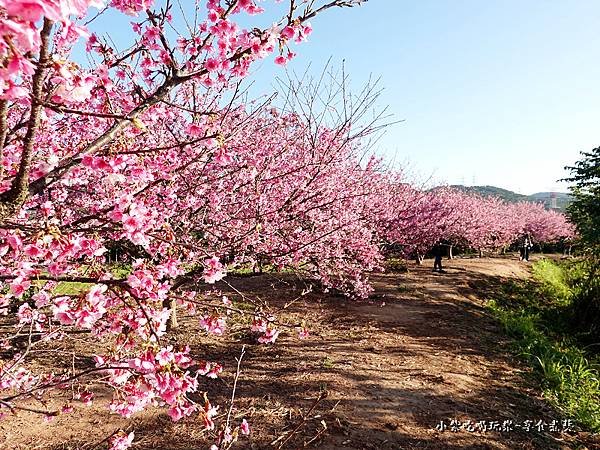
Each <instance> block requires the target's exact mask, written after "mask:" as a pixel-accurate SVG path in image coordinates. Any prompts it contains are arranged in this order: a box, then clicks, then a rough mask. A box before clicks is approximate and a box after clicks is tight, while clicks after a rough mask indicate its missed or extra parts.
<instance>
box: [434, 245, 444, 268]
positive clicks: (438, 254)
mask: <svg viewBox="0 0 600 450" xmlns="http://www.w3.org/2000/svg"><path fill="white" fill-rule="evenodd" d="M444 250H445V249H444V246H443V245H442V244H441V243H440V242H438V243H437V244H436V245H434V246H433V249H432V250H431V252H432V253H433V257H434V260H433V272H439V273H444V272H445V271H444V268H443V267H442V257H443V256H444V253H445V251H444Z"/></svg>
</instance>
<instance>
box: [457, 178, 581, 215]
mask: <svg viewBox="0 0 600 450" xmlns="http://www.w3.org/2000/svg"><path fill="white" fill-rule="evenodd" d="M451 187H453V188H455V189H460V190H462V191H465V192H471V193H475V194H479V195H483V196H485V197H488V196H494V197H499V198H501V199H503V200H506V201H507V202H522V201H527V202H538V203H543V204H544V206H545V207H546V208H548V209H550V207H551V206H552V201H553V200H552V198H553V196H555V197H556V209H557V210H558V211H564V210H565V209H566V207H567V206H568V205H569V203H571V201H572V197H571V195H570V194H567V193H565V192H537V193H535V194H531V195H523V194H517V193H516V192H513V191H509V190H508V189H502V188H499V187H496V186H463V185H461V184H455V185H452V186H451Z"/></svg>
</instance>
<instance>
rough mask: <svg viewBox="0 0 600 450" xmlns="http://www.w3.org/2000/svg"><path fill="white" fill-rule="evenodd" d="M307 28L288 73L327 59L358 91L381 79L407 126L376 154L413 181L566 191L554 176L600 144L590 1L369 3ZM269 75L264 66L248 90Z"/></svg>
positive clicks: (598, 36) (597, 46)
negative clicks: (309, 32) (406, 169)
mask: <svg viewBox="0 0 600 450" xmlns="http://www.w3.org/2000/svg"><path fill="white" fill-rule="evenodd" d="M313 26H314V29H315V31H314V34H313V36H312V37H311V39H310V42H309V43H307V44H303V45H301V46H299V47H298V49H297V50H298V53H299V56H298V58H297V59H295V60H294V61H293V62H292V63H290V64H289V69H291V70H296V71H302V70H304V68H305V67H306V66H307V64H309V63H312V65H313V66H314V67H315V70H318V69H319V68H321V67H322V66H323V65H324V64H325V62H326V61H327V60H328V58H329V57H333V62H334V63H338V64H339V63H340V62H341V60H345V64H346V68H347V72H348V73H349V74H350V76H351V78H352V80H353V82H354V84H355V86H356V87H357V88H358V87H360V86H361V85H362V83H363V82H365V81H366V80H367V79H368V77H369V75H371V74H372V75H373V76H375V77H381V84H382V86H383V87H384V88H385V91H384V94H383V95H382V97H381V98H380V100H379V103H380V106H382V107H383V106H386V105H388V106H389V109H390V112H392V113H393V114H394V117H395V118H396V119H402V120H404V122H402V123H399V124H397V125H394V126H393V127H391V128H389V129H388V130H387V133H386V135H385V136H384V137H383V139H382V140H381V141H380V143H379V147H378V152H379V153H380V154H383V155H385V157H386V158H388V159H390V160H391V159H395V160H396V161H407V162H408V164H409V166H410V167H411V169H412V170H413V171H416V173H417V174H418V175H419V177H420V178H421V179H427V180H429V179H431V180H433V181H437V182H448V183H452V184H453V183H464V184H490V185H496V186H499V187H504V188H508V189H511V190H515V191H517V192H520V193H525V194H530V193H533V192H539V191H547V190H559V191H564V190H566V185H565V184H563V183H557V182H556V180H557V179H559V178H561V177H564V176H565V175H566V172H565V171H564V170H563V167H564V166H565V165H567V164H572V163H573V162H574V161H576V160H577V159H578V156H579V152H580V151H581V150H590V149H592V148H594V147H597V146H599V145H600V32H599V30H600V2H599V1H597V0H590V1H586V0H577V1H571V2H563V1H558V0H555V1H539V0H527V1H523V0H520V1H508V0H502V1H500V0H496V1H492V0H485V1H481V0H462V1H460V0H452V1H450V0H445V1H442V0H437V1H434V0H421V1H412V2H409V1H400V0H370V1H369V2H368V3H366V4H364V5H363V6H361V7H360V8H356V9H345V10H338V11H332V12H329V13H327V14H325V15H322V16H321V17H318V18H316V19H315V20H314V22H313ZM276 72H277V69H276V68H275V69H274V68H273V67H272V66H271V64H270V63H263V64H262V65H261V67H259V68H258V69H257V70H256V73H255V78H256V79H257V80H258V82H257V85H258V86H260V87H261V88H262V87H263V86H264V85H266V83H268V80H270V79H271V77H272V76H273V74H274V73H276Z"/></svg>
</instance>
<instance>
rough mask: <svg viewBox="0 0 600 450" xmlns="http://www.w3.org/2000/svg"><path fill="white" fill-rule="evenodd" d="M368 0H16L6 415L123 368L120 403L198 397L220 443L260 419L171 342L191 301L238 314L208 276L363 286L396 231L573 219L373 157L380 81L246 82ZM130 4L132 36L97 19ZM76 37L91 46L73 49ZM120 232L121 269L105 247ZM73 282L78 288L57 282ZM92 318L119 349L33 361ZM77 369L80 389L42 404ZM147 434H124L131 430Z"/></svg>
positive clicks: (499, 234)
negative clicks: (288, 277)
mask: <svg viewBox="0 0 600 450" xmlns="http://www.w3.org/2000/svg"><path fill="white" fill-rule="evenodd" d="M276 3H281V2H276ZM359 3H361V1H360V0H331V1H322V2H319V1H315V0H288V1H286V2H285V3H283V4H282V5H279V6H278V5H276V4H275V5H270V7H271V8H272V10H273V11H275V12H277V11H278V9H277V8H280V12H281V14H282V15H281V19H280V20H279V21H277V22H276V23H275V24H273V25H272V26H270V27H268V28H263V29H260V28H250V27H246V28H244V27H242V26H240V25H239V24H238V21H236V18H237V17H240V16H242V15H251V16H253V15H261V14H262V13H263V9H262V7H261V6H260V5H261V4H262V3H261V4H259V3H258V2H255V1H253V0H208V1H207V2H206V4H205V5H197V6H196V7H195V9H194V10H193V11H184V10H183V8H179V6H180V5H179V4H178V3H175V4H174V3H172V2H171V1H170V0H165V1H163V2H161V3H160V4H154V2H153V1H151V0H113V1H112V3H110V4H109V5H108V6H104V5H103V4H102V2H101V1H98V0H91V1H90V0H2V2H1V3H0V34H1V35H2V39H1V40H0V57H1V58H2V66H1V67H0V93H1V94H0V313H1V314H3V315H5V316H7V320H10V321H11V326H13V328H12V331H11V332H9V333H4V334H3V335H2V336H0V337H1V345H2V348H3V350H4V353H3V355H8V356H2V358H3V359H2V361H1V362H0V415H3V414H7V413H10V412H13V413H14V412H17V411H19V410H25V411H28V412H29V413H40V414H43V415H45V416H48V417H51V416H54V415H57V414H61V413H67V412H69V411H71V410H72V407H73V402H74V401H76V400H77V401H79V402H81V403H82V404H87V403H89V402H91V401H92V400H93V397H94V392H95V389H97V388H98V386H104V387H106V386H108V387H111V388H112V389H113V391H114V396H113V399H112V401H111V402H110V404H109V407H110V409H111V410H112V411H114V412H115V413H118V414H121V415H123V416H126V417H129V416H131V415H132V414H134V413H136V412H138V411H140V410H142V409H143V408H145V407H147V406H149V405H159V406H163V407H165V408H166V409H167V411H168V413H169V415H170V416H171V417H172V418H173V420H179V419H181V418H182V417H185V416H189V415H191V414H193V413H198V414H200V416H201V417H202V419H203V421H204V424H205V426H206V428H207V430H212V431H213V432H214V439H215V447H216V448H227V447H229V446H230V445H231V443H232V441H233V440H234V439H235V437H236V436H238V434H239V433H247V432H248V431H249V428H248V425H247V423H246V422H245V421H244V422H240V423H237V424H236V423H233V420H230V418H231V416H230V414H229V415H227V417H226V419H224V420H223V421H222V423H219V424H215V422H214V420H213V419H214V418H215V416H216V415H217V409H216V408H215V407H213V406H212V405H211V404H210V402H209V400H208V399H207V398H206V397H199V396H198V395H197V394H196V392H198V391H206V390H207V387H206V380H205V379H204V378H202V377H209V378H214V377H217V376H218V375H219V373H220V371H221V370H222V368H221V366H220V365H219V364H217V363H213V362H209V361H206V360H205V359H204V358H203V355H202V354H200V353H199V351H198V349H190V347H188V346H186V345H185V343H182V345H181V346H180V347H178V348H174V347H173V346H170V345H168V344H167V342H166V334H167V333H168V332H167V322H168V320H169V317H171V318H172V317H173V316H174V312H175V308H176V305H181V306H184V307H186V308H187V310H188V311H189V312H191V313H194V312H195V313H197V314H198V315H199V317H198V327H199V328H200V329H203V330H205V331H206V332H208V333H212V334H222V333H223V332H224V330H225V329H226V326H227V324H226V314H225V313H224V311H234V310H236V308H235V305H232V304H231V302H230V300H228V299H224V300H223V302H221V303H220V304H219V306H215V305H214V304H211V303H210V299H208V298H207V297H206V296H204V295H203V294H199V293H198V291H199V290H200V289H199V286H200V285H204V284H208V285H211V284H213V283H215V282H217V281H219V280H221V279H222V278H223V277H224V276H225V275H226V273H227V271H228V270H232V269H234V268H236V267H239V266H240V265H243V264H270V265H273V266H274V267H275V268H288V269H293V270H296V271H300V272H302V273H304V274H306V275H309V276H310V277H312V278H315V279H317V280H318V281H319V282H320V283H321V284H322V285H323V286H325V287H333V288H337V289H339V290H342V291H344V292H346V293H349V294H353V295H356V296H358V297H365V296H367V295H368V293H369V289H370V288H369V285H368V280H367V276H368V273H369V272H370V271H372V270H374V269H376V268H378V267H379V266H381V263H382V261H383V258H384V256H385V252H384V249H385V248H386V245H387V244H395V245H400V246H402V248H403V251H404V252H405V253H406V254H407V255H411V254H416V253H423V252H426V251H427V250H428V249H429V248H430V247H431V246H432V245H434V244H435V243H436V242H437V241H439V240H440V239H445V240H449V241H451V242H455V243H463V244H465V245H469V246H473V247H476V248H483V247H485V248H489V247H498V246H501V245H506V244H508V243H510V242H511V241H513V240H514V239H515V238H516V237H517V236H518V235H519V234H521V233H523V232H525V231H529V232H531V233H532V234H533V235H534V238H535V239H537V240H544V241H546V240H547V241H550V240H554V239H556V238H558V237H560V236H564V237H568V236H571V234H572V230H571V228H570V226H569V225H568V224H567V223H566V222H565V221H564V218H563V216H561V215H559V214H556V213H551V212H546V211H544V210H543V208H541V207H540V206H538V205H533V204H518V205H507V204H505V203H503V202H501V201H499V200H497V199H483V198H479V197H474V196H469V195H466V194H463V193H460V192H457V191H453V190H449V189H439V190H433V191H423V190H419V189H415V188H414V187H411V186H410V185H409V184H408V183H407V182H406V179H405V178H404V177H403V175H402V174H401V173H396V172H394V171H391V170H388V169H387V168H386V167H385V166H384V165H383V163H382V161H380V160H378V159H376V158H373V157H367V156H365V149H364V144H365V140H366V139H368V136H369V135H370V134H372V133H373V132H375V131H377V129H378V127H379V126H380V124H381V121H380V119H381V116H377V115H376V116H375V117H374V118H371V119H369V116H368V114H367V113H368V112H369V111H370V109H371V106H372V105H373V102H374V99H375V98H376V92H375V91H373V90H370V89H367V90H366V91H363V92H362V93H361V94H360V95H359V96H358V97H355V98H354V97H350V96H348V95H347V93H346V90H345V83H341V84H339V85H335V84H334V85H332V86H333V87H332V88H331V87H330V88H331V89H330V91H329V94H328V95H323V92H322V91H321V90H320V89H319V87H320V86H316V87H315V86H310V89H308V91H303V90H302V87H301V86H300V85H290V86H288V88H289V92H288V94H289V96H288V97H287V101H286V102H284V103H283V104H281V103H279V104H278V107H275V106H274V104H273V103H272V102H271V101H269V100H267V101H264V102H262V103H260V102H245V101H243V96H242V95H241V94H242V88H241V84H240V82H241V80H242V79H243V78H245V77H246V76H247V75H248V73H249V70H250V67H251V65H252V63H253V62H254V61H257V60H260V59H263V58H265V57H267V56H268V55H269V54H271V53H276V54H277V56H276V58H275V62H276V63H277V64H281V65H284V64H285V63H286V62H287V61H288V60H290V59H291V58H293V56H294V52H293V51H292V50H291V47H292V44H293V43H299V42H302V41H304V40H306V39H307V37H308V36H309V34H310V33H311V30H312V28H311V25H310V23H309V22H308V21H309V20H310V19H312V18H314V17H315V16H316V15H318V14H319V13H321V12H324V11H326V10H329V9H332V8H334V7H345V6H353V5H355V4H359ZM89 8H92V9H93V8H99V9H100V12H97V11H95V10H90V11H88V9H89ZM118 14H126V15H129V16H131V20H132V22H131V31H130V33H129V36H130V41H129V42H118V43H114V42H113V41H112V40H111V39H110V36H102V35H101V34H100V31H102V30H94V25H95V23H96V21H97V20H99V19H98V18H102V17H104V16H107V15H108V17H109V18H110V17H113V16H114V17H116V15H118ZM242 20H243V21H248V20H250V19H248V18H244V19H242ZM117 44H118V47H117ZM78 45H80V46H82V45H84V46H85V48H86V50H87V52H88V58H89V61H90V63H89V64H88V65H83V64H82V63H81V61H79V60H76V59H75V58H73V57H72V56H71V54H72V52H73V50H74V49H77V46H78ZM344 81H345V80H344ZM313 88H315V89H313ZM307 92H308V96H305V97H304V98H302V94H303V93H305V94H306V93H307ZM311 92H312V93H311ZM332 111H334V113H332ZM114 248H118V249H119V251H120V253H121V255H122V258H123V261H124V262H126V263H127V270H126V271H125V273H123V271H122V270H120V271H116V270H115V268H114V267H113V266H112V265H111V264H110V263H109V260H108V259H107V257H106V253H107V250H108V249H114ZM72 283H78V284H77V286H78V289H77V290H74V291H68V293H65V290H64V289H60V287H61V286H62V287H64V286H65V285H69V284H72ZM206 305H209V306H210V308H208V309H207V308H205V307H206ZM215 311H216V312H215ZM275 323H276V322H275V318H273V317H272V316H271V315H270V314H267V313H266V312H265V311H262V310H261V309H260V307H257V309H256V311H254V314H253V320H252V323H251V324H250V323H249V327H251V328H252V330H253V331H254V332H255V333H257V336H258V340H259V341H260V342H263V343H269V342H274V341H275V339H276V338H277V335H278V333H279V331H278V330H277V327H276V326H275ZM298 331H299V333H300V335H301V336H305V335H306V330H304V329H303V328H299V329H298ZM80 332H85V333H89V334H91V335H93V336H95V337H96V338H97V339H98V340H99V341H100V342H102V345H103V346H102V348H104V349H105V350H103V351H102V352H100V353H101V354H94V355H93V354H92V352H93V351H94V350H91V351H90V354H89V355H77V358H80V359H86V358H87V359H90V360H92V357H93V362H92V368H89V369H85V370H79V371H78V370H76V369H75V368H69V369H66V368H65V369H64V370H56V369H55V368H48V370H46V371H45V370H44V369H43V367H40V366H39V365H38V366H37V368H35V369H34V368H32V366H31V365H30V362H31V356H32V354H34V353H35V350H36V349H37V348H39V347H42V346H44V345H46V344H47V343H48V342H54V343H55V345H60V346H62V347H63V348H65V349H68V348H69V346H70V343H71V342H72V340H73V339H74V338H76V336H77V335H76V334H75V333H80ZM23 341H25V342H26V346H25V348H19V347H18V346H17V343H19V342H23ZM95 351H96V352H98V349H96V350H95ZM69 387H71V388H72V390H71V391H67V392H72V393H74V395H73V398H70V399H65V398H64V396H60V395H59V396H57V397H56V398H57V399H58V400H56V401H55V402H54V403H52V402H50V403H48V399H51V398H52V396H53V393H56V392H57V391H58V392H60V391H63V392H64V391H65V390H66V389H67V388H69ZM57 401H62V402H64V404H63V405H62V407H61V406H60V405H58V406H57V404H56V402H57ZM132 438H133V437H132V436H130V435H124V434H116V435H115V436H114V437H113V438H112V439H111V442H112V444H113V447H114V448H126V446H128V445H129V444H130V443H131V440H132Z"/></svg>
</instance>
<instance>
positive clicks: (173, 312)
mask: <svg viewBox="0 0 600 450" xmlns="http://www.w3.org/2000/svg"><path fill="white" fill-rule="evenodd" d="M163 306H166V307H168V308H169V309H170V314H169V320H168V321H167V331H169V330H176V329H177V328H178V327H179V323H178V322H177V300H175V299H174V298H173V299H171V301H170V302H168V301H167V300H165V301H164V302H163Z"/></svg>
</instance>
